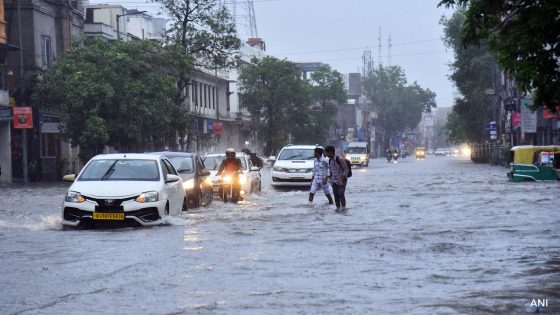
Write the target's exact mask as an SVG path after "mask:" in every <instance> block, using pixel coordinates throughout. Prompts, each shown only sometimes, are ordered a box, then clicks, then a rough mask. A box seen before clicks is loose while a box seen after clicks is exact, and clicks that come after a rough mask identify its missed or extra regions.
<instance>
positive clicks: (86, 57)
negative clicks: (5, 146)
mask: <svg viewBox="0 0 560 315" xmlns="http://www.w3.org/2000/svg"><path fill="white" fill-rule="evenodd" d="M73 47H74V48H73V50H71V51H70V52H68V53H67V54H66V55H65V56H64V57H63V58H61V59H60V60H59V61H58V62H57V63H56V64H55V65H54V66H53V67H52V68H50V69H49V70H48V71H46V72H45V73H44V74H43V76H42V80H41V82H40V83H39V85H38V88H37V90H36V92H35V93H34V95H33V98H34V100H35V103H37V104H40V105H41V106H43V107H45V108H49V109H51V110H54V111H58V112H61V113H66V115H67V117H66V128H65V131H64V135H65V136H66V138H67V139H69V140H70V142H71V144H72V145H73V146H80V149H81V150H80V153H81V155H82V156H81V158H82V159H84V160H86V159H88V158H89V157H90V156H91V155H94V154H96V153H99V152H101V150H102V149H103V148H104V146H105V145H109V146H113V147H115V148H116V149H117V150H122V151H142V150H143V149H144V148H145V147H146V145H147V143H149V142H153V143H155V144H156V145H162V144H164V143H165V141H166V139H167V138H168V137H169V136H170V135H175V131H176V129H178V128H182V125H183V124H184V123H185V121H184V119H185V117H184V114H183V113H182V112H181V111H180V110H179V109H178V108H177V107H175V106H174V104H173V96H174V95H175V88H176V78H177V70H176V69H177V67H179V65H180V62H179V61H177V59H173V58H172V56H173V52H172V51H168V50H166V49H163V48H162V47H160V46H158V45H157V44H156V43H154V42H150V41H134V42H124V41H116V42H107V41H104V40H102V39H99V38H87V39H79V40H77V41H76V42H75V43H74V46H73Z"/></svg>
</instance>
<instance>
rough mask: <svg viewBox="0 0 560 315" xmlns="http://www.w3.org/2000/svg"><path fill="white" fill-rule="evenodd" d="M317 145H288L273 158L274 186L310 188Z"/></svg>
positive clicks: (272, 173) (272, 181)
mask: <svg viewBox="0 0 560 315" xmlns="http://www.w3.org/2000/svg"><path fill="white" fill-rule="evenodd" d="M317 147H318V146H317V145H287V146H285V147H283V148H282V150H280V153H279V154H278V157H274V156H271V157H270V158H269V159H270V160H271V161H274V164H273V165H272V172H271V175H272V180H271V181H270V182H271V184H272V186H310V185H311V178H312V177H313V165H314V159H315V155H314V152H315V148H317Z"/></svg>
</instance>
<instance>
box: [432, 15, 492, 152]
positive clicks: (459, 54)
mask: <svg viewBox="0 0 560 315" xmlns="http://www.w3.org/2000/svg"><path fill="white" fill-rule="evenodd" d="M464 21H465V16H464V10H457V11H456V12H455V13H454V14H453V16H452V17H451V18H450V19H449V20H448V19H445V18H442V19H441V20H440V23H441V24H442V25H443V26H444V42H445V44H446V45H447V46H448V47H450V48H451V49H453V51H454V56H455V61H454V62H453V63H451V64H450V67H451V70H452V74H451V76H450V78H451V80H452V81H453V82H454V83H455V86H457V88H458V90H459V92H461V95H462V97H459V98H457V99H456V100H455V104H454V106H453V108H452V110H451V113H450V115H449V117H448V121H447V124H446V126H445V129H446V134H447V136H448V141H449V142H452V143H461V142H471V143H472V142H478V141H480V139H483V138H484V137H485V131H484V125H485V123H487V122H489V121H491V120H493V119H496V117H495V113H494V111H493V109H495V108H493V107H494V106H495V105H496V104H495V103H494V102H495V101H496V100H495V99H493V96H491V95H487V93H486V91H487V90H488V89H494V90H495V89H496V82H495V81H496V76H497V70H498V65H497V62H496V59H495V58H494V55H493V54H492V53H491V52H490V51H489V49H488V48H486V46H485V45H484V44H481V45H478V46H474V45H467V46H465V45H464V43H463V40H462V37H461V30H462V29H463V24H464Z"/></svg>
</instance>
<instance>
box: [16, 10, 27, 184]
mask: <svg viewBox="0 0 560 315" xmlns="http://www.w3.org/2000/svg"><path fill="white" fill-rule="evenodd" d="M21 1H22V0H17V16H18V19H17V20H18V22H17V28H18V46H19V47H18V48H19V78H18V83H17V85H18V86H17V89H18V90H19V93H20V97H19V99H20V100H21V98H22V95H21V94H22V93H23V76H24V73H23V38H22V37H23V33H22V30H21ZM17 105H18V106H21V105H22V104H17ZM21 132H22V138H21V142H22V144H21V147H22V157H21V163H22V164H23V182H24V183H25V184H27V182H28V174H27V171H28V170H27V129H26V128H23V129H22V130H21Z"/></svg>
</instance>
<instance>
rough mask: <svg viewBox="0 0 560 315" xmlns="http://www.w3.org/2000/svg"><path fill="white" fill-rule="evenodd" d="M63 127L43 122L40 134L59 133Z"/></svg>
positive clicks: (59, 124)
mask: <svg viewBox="0 0 560 315" xmlns="http://www.w3.org/2000/svg"><path fill="white" fill-rule="evenodd" d="M62 129H64V126H63V125H62V124H61V123H52V122H45V123H42V124H41V133H61V132H62Z"/></svg>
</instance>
